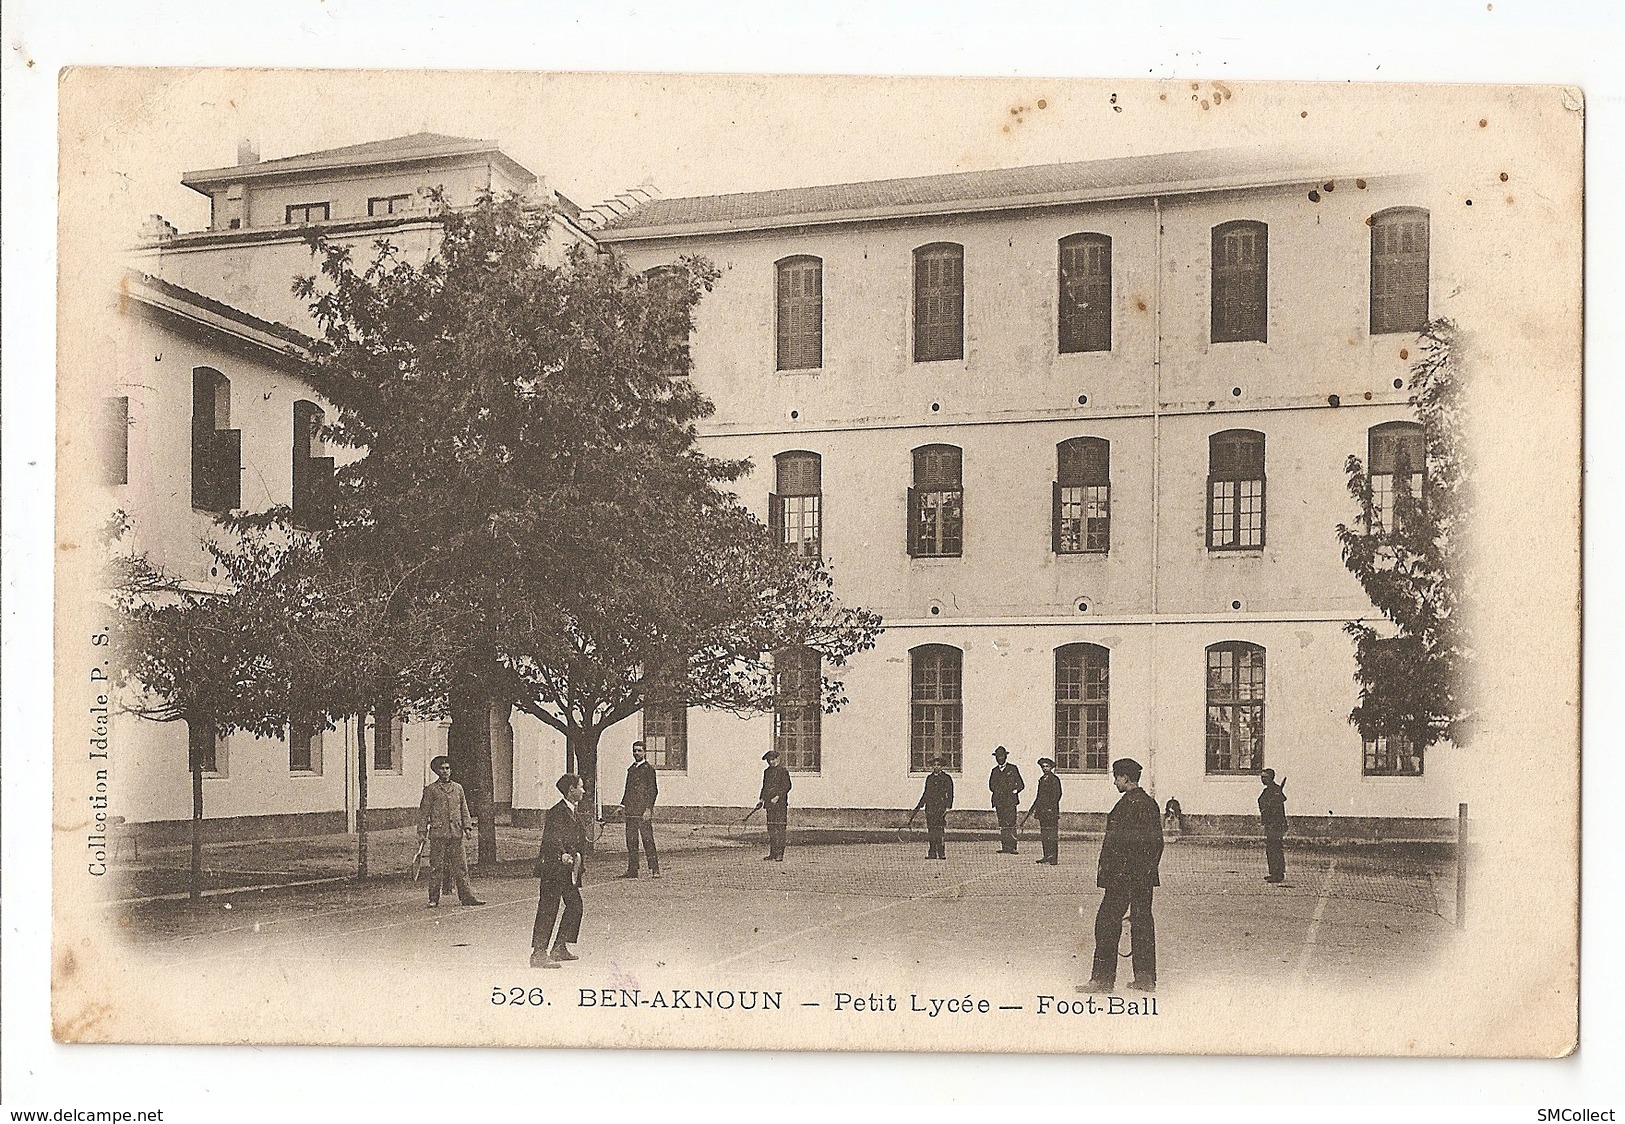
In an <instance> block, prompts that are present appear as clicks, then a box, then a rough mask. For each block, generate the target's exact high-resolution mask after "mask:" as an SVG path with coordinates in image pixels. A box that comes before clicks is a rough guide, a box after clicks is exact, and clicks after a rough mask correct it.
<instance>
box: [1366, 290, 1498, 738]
mask: <svg viewBox="0 0 1625 1124" xmlns="http://www.w3.org/2000/svg"><path fill="white" fill-rule="evenodd" d="M1462 366H1463V358H1462V345H1461V340H1460V338H1459V335H1458V332H1457V329H1456V326H1455V325H1454V324H1453V323H1452V322H1451V321H1449V320H1443V319H1441V320H1434V321H1432V322H1430V323H1429V324H1428V325H1427V326H1426V327H1425V328H1424V329H1423V331H1422V334H1421V354H1420V356H1419V358H1418V359H1417V361H1416V363H1415V364H1414V365H1413V366H1412V369H1411V379H1410V405H1411V407H1412V409H1413V411H1414V412H1415V417H1416V421H1417V422H1418V423H1420V425H1421V428H1422V438H1423V447H1424V450H1425V452H1424V455H1423V458H1422V460H1423V463H1421V464H1412V463H1409V456H1410V455H1409V453H1408V452H1407V450H1408V448H1409V446H1408V445H1407V444H1404V443H1397V444H1396V445H1395V446H1394V463H1392V464H1385V465H1383V466H1382V468H1383V469H1384V470H1385V471H1384V472H1383V475H1384V476H1385V477H1386V480H1385V481H1384V483H1385V485H1386V487H1385V488H1384V489H1383V495H1382V497H1380V499H1382V500H1386V510H1384V504H1383V503H1382V502H1380V500H1379V496H1378V493H1377V489H1376V488H1375V487H1374V481H1373V477H1374V476H1375V475H1377V474H1376V472H1375V471H1374V466H1370V465H1367V464H1366V463H1365V462H1364V461H1362V460H1361V459H1360V458H1359V457H1356V456H1351V457H1349V459H1348V463H1347V466H1346V471H1347V473H1348V488H1349V493H1350V495H1352V496H1353V497H1354V499H1355V501H1356V502H1357V503H1358V504H1359V510H1360V515H1359V518H1358V519H1357V520H1356V522H1355V523H1354V524H1352V525H1350V524H1343V523H1340V524H1338V526H1337V538H1338V541H1339V542H1340V543H1341V544H1342V548H1343V559H1344V562H1345V564H1346V565H1347V566H1348V568H1349V570H1350V572H1351V573H1353V574H1354V576H1355V577H1356V578H1358V579H1359V581H1360V584H1361V585H1362V586H1363V587H1364V588H1365V591H1366V594H1367V595H1368V596H1369V597H1370V598H1371V603H1372V605H1374V606H1375V607H1376V609H1377V610H1378V612H1380V613H1381V614H1382V616H1383V617H1384V618H1385V619H1386V621H1387V624H1386V625H1385V626H1382V627H1378V626H1374V625H1371V624H1367V623H1365V622H1364V621H1351V622H1349V623H1348V624H1346V625H1345V626H1344V630H1345V631H1346V632H1347V633H1348V634H1349V636H1350V637H1352V638H1353V640H1354V651H1355V660H1356V670H1355V680H1356V682H1358V684H1359V686H1360V698H1359V702H1358V704H1357V705H1356V706H1355V707H1354V709H1353V711H1352V712H1351V713H1350V715H1349V720H1350V721H1351V722H1353V723H1354V724H1355V726H1356V727H1358V729H1359V731H1360V734H1361V736H1362V737H1364V738H1366V739H1367V740H1372V739H1375V738H1377V737H1379V736H1388V737H1394V736H1400V737H1403V738H1404V739H1406V740H1407V741H1409V742H1410V743H1411V744H1412V745H1413V746H1415V747H1416V748H1417V749H1418V750H1420V749H1422V748H1423V747H1426V746H1428V745H1431V744H1433V743H1434V742H1437V741H1440V740H1448V741H1451V742H1455V743H1457V744H1460V743H1463V742H1465V741H1466V740H1467V730H1468V724H1469V722H1470V721H1471V718H1472V702H1471V699H1470V697H1469V694H1468V685H1469V684H1470V682H1471V663H1472V658H1473V646H1472V637H1471V633H1470V631H1469V622H1468V621H1467V620H1466V619H1465V611H1464V610H1465V608H1466V606H1467V603H1468V601H1469V595H1470V589H1469V588H1468V583H1469V574H1470V571H1469V567H1468V565H1467V560H1466V552H1467V548H1468V542H1467V532H1468V529H1469V521H1470V519H1471V517H1472V472H1471V466H1470V465H1469V464H1468V462H1467V456H1466V438H1465V434H1464V428H1465V413H1464V401H1463V400H1464V388H1463V386H1462V380H1461V369H1462ZM1417 477H1420V481H1421V487H1420V488H1419V489H1418V488H1414V487H1410V486H1408V484H1407V482H1408V481H1410V480H1413V479H1415V478H1417Z"/></svg>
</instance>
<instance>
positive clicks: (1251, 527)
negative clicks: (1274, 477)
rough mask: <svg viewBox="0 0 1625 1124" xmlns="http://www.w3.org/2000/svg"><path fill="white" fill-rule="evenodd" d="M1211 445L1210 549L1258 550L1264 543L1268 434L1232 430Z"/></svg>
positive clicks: (1209, 454) (1209, 453)
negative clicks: (1265, 472) (1265, 471)
mask: <svg viewBox="0 0 1625 1124" xmlns="http://www.w3.org/2000/svg"><path fill="white" fill-rule="evenodd" d="M1207 447H1208V453H1207V456H1208V462H1207V546H1208V549H1209V550H1257V549H1259V548H1260V547H1262V546H1263V545H1264V435H1263V434H1262V433H1255V432H1254V431H1252V430H1250V429H1228V430H1225V431H1224V432H1223V433H1215V434H1214V435H1213V436H1212V437H1209V438H1208V444H1207Z"/></svg>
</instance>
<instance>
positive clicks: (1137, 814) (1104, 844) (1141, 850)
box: [1095, 788, 1162, 889]
mask: <svg viewBox="0 0 1625 1124" xmlns="http://www.w3.org/2000/svg"><path fill="white" fill-rule="evenodd" d="M1161 861H1162V814H1161V813H1160V812H1159V811H1158V810H1157V802H1156V801H1155V800H1153V799H1151V796H1150V795H1149V794H1148V793H1147V792H1146V791H1145V789H1143V788H1131V789H1129V790H1128V791H1127V792H1125V793H1123V796H1122V798H1121V799H1120V800H1118V801H1117V806H1116V807H1115V808H1113V809H1112V810H1111V812H1110V813H1108V814H1107V816H1106V838H1105V839H1103V840H1101V842H1100V867H1099V871H1098V873H1097V874H1096V875H1095V885H1096V886H1099V887H1101V888H1103V889H1105V888H1109V887H1111V886H1116V885H1121V884H1123V883H1128V884H1130V885H1137V886H1160V885H1162V882H1161V880H1160V879H1158V877H1157V864H1158V863H1160V862H1161Z"/></svg>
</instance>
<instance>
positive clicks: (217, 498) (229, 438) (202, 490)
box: [192, 367, 243, 512]
mask: <svg viewBox="0 0 1625 1124" xmlns="http://www.w3.org/2000/svg"><path fill="white" fill-rule="evenodd" d="M242 463H243V435H242V431H241V430H236V429H232V428H231V380H230V379H228V378H226V376H225V375H222V374H221V373H220V372H219V371H216V370H215V369H214V368H212V367H197V368H194V369H193V371H192V506H193V507H195V508H197V509H198V510H200V511H215V512H220V511H231V510H233V509H234V508H238V507H241V506H242V502H243V470H242Z"/></svg>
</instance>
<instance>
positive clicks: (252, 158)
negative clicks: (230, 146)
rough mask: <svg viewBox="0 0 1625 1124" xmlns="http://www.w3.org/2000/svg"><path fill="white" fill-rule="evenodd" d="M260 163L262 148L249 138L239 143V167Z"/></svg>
mask: <svg viewBox="0 0 1625 1124" xmlns="http://www.w3.org/2000/svg"><path fill="white" fill-rule="evenodd" d="M259 162H260V146H259V145H257V144H255V143H254V142H253V141H251V140H249V139H248V138H246V137H245V138H243V139H242V140H240V141H238V142H237V166H238V167H242V166H243V165H244V164H258V163H259Z"/></svg>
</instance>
